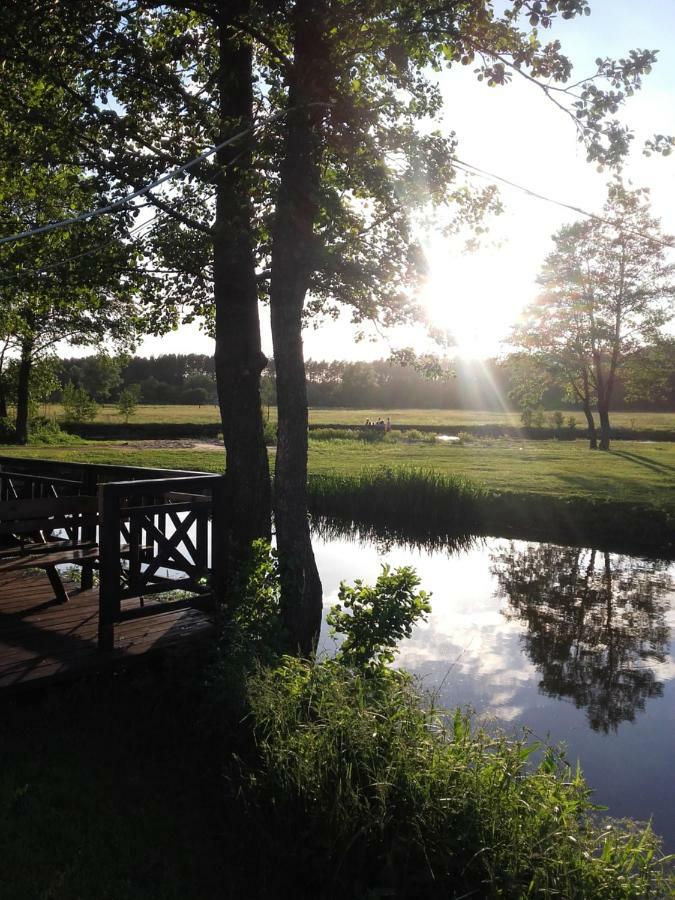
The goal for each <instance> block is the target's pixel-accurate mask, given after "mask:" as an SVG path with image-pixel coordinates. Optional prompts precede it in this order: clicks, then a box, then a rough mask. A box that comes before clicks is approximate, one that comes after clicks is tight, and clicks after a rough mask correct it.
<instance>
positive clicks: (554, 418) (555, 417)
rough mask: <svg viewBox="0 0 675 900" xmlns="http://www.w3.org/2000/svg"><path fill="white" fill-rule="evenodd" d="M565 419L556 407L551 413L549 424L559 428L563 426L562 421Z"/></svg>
mask: <svg viewBox="0 0 675 900" xmlns="http://www.w3.org/2000/svg"><path fill="white" fill-rule="evenodd" d="M564 421H565V417H564V416H563V414H562V413H561V412H560V410H559V409H556V410H555V411H554V412H552V413H551V426H552V427H553V428H556V429H560V428H562V427H563V422H564Z"/></svg>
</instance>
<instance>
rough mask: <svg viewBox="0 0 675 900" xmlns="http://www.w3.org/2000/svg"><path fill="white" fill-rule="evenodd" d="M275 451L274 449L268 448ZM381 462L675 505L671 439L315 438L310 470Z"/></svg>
mask: <svg viewBox="0 0 675 900" xmlns="http://www.w3.org/2000/svg"><path fill="white" fill-rule="evenodd" d="M272 452H273V451H272ZM1 454H7V455H9V456H29V457H34V458H49V459H62V460H72V461H74V462H89V463H112V464H116V465H132V466H149V467H157V468H175V469H193V470H199V471H207V472H218V471H222V468H223V458H222V456H221V454H220V453H219V452H218V451H217V450H215V451H214V450H202V449H195V450H192V449H166V448H165V449H151V448H147V447H144V446H140V447H139V446H135V445H133V444H131V445H128V446H126V445H124V444H122V443H119V442H118V443H113V442H110V443H108V442H106V443H100V442H97V443H88V444H84V443H83V444H81V445H74V446H68V447H29V448H17V447H4V448H2V447H0V455H1ZM378 466H394V467H402V466H412V467H417V468H423V469H433V470H435V471H438V472H443V473H447V474H454V475H463V476H466V477H467V478H471V479H473V480H475V481H478V482H480V483H482V484H484V485H485V487H487V488H488V489H489V490H492V491H515V492H517V493H535V494H543V495H547V496H554V497H566V498H571V497H593V498H598V499H603V500H622V501H628V502H631V503H635V504H640V505H645V504H646V505H653V506H659V507H665V508H667V509H671V510H672V509H675V444H673V443H655V444H648V443H640V442H635V441H621V442H618V441H617V442H615V443H614V449H613V450H612V452H610V453H599V452H594V453H593V452H591V451H589V450H588V449H587V446H586V442H585V441H581V440H579V441H561V442H558V441H524V442H518V441H507V440H503V441H501V440H500V441H490V442H481V441H477V442H474V443H469V444H465V445H461V446H458V445H440V444H436V445H427V444H386V445H374V444H365V443H363V442H361V441H312V442H311V443H310V473H312V474H317V473H324V472H340V473H343V474H349V473H355V472H358V471H360V470H362V469H364V468H368V467H378Z"/></svg>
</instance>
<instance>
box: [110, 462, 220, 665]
mask: <svg viewBox="0 0 675 900" xmlns="http://www.w3.org/2000/svg"><path fill="white" fill-rule="evenodd" d="M222 483H223V479H222V477H221V476H217V475H203V476H193V477H187V478H170V479H161V480H160V479H153V480H147V481H132V482H113V483H111V484H106V485H102V486H101V488H100V492H99V513H100V527H99V533H100V541H99V543H100V618H99V644H100V646H101V647H103V648H111V647H112V646H113V644H114V626H115V624H116V623H119V622H123V621H126V620H128V619H131V618H138V617H139V616H143V615H151V614H152V613H153V612H156V611H157V609H156V607H155V606H150V607H148V606H146V605H145V604H144V599H145V598H146V597H149V596H152V595H154V594H159V593H166V592H167V591H176V590H180V591H181V592H185V593H186V594H187V596H183V597H181V598H180V599H178V600H173V601H170V602H167V603H163V604H162V607H161V609H162V610H166V609H171V608H176V607H181V606H187V605H194V603H195V602H197V601H199V600H201V601H203V600H204V599H207V598H210V597H211V596H212V594H213V566H212V560H213V559H215V558H216V555H217V553H216V551H215V550H214V547H213V534H214V532H215V529H212V530H211V531H210V530H209V520H210V519H212V517H213V514H214V510H215V509H216V507H217V505H218V504H219V502H220V500H221V491H222ZM130 598H134V599H136V598H137V599H138V600H139V604H138V605H135V606H132V607H130V606H128V605H127V606H125V607H123V606H122V604H123V601H125V600H128V599H130Z"/></svg>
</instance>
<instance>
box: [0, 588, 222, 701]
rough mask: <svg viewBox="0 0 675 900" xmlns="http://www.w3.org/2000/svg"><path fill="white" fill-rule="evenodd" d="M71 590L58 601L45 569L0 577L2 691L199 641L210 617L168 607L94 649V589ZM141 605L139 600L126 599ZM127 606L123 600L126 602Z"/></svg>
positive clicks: (121, 627) (122, 625) (129, 625)
mask: <svg viewBox="0 0 675 900" xmlns="http://www.w3.org/2000/svg"><path fill="white" fill-rule="evenodd" d="M71 588H72V590H73V593H72V594H71V599H70V601H69V602H68V603H58V602H57V600H56V598H55V596H54V591H53V589H52V587H51V585H50V583H49V580H48V578H47V576H46V575H45V574H44V573H43V572H33V571H29V572H12V573H11V574H10V573H5V574H0V692H2V693H3V694H4V693H7V692H8V691H16V690H20V689H22V688H28V687H33V686H35V687H37V686H39V685H42V686H44V685H46V684H48V683H50V682H51V681H61V680H69V679H74V678H78V677H80V676H82V675H86V674H89V673H91V674H93V673H96V672H99V671H103V670H106V669H111V668H123V667H125V666H126V665H128V664H131V663H132V662H140V661H141V659H142V658H144V657H146V656H147V655H149V654H156V653H158V652H167V651H170V652H176V651H179V650H185V649H187V648H188V647H192V646H194V645H195V643H199V642H201V641H204V640H205V639H206V638H208V636H209V635H210V634H212V633H213V621H212V619H211V618H210V617H209V616H208V615H206V614H205V613H203V612H200V611H199V610H196V609H173V610H168V611H167V612H158V613H157V614H156V615H153V616H149V617H147V618H142V619H136V620H130V621H128V622H123V623H120V624H119V625H117V627H116V628H115V643H114V648H113V649H112V650H106V651H101V650H99V648H98V646H97V632H98V604H99V598H98V590H97V589H93V590H89V591H84V592H78V591H77V589H76V588H75V587H74V586H72V585H70V586H69V589H71ZM127 602H128V604H129V605H130V606H132V605H135V606H138V600H136V601H127ZM125 605H126V604H125Z"/></svg>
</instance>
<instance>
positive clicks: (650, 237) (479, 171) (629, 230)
mask: <svg viewBox="0 0 675 900" xmlns="http://www.w3.org/2000/svg"><path fill="white" fill-rule="evenodd" d="M452 159H453V162H454V163H455V165H458V166H460V168H463V169H465V170H466V171H467V172H468V173H469V174H474V175H479V176H480V177H481V178H487V179H488V180H490V181H500V182H501V183H502V184H506V185H508V186H509V187H512V188H515V189H516V190H518V191H522V192H523V193H524V194H528V195H529V196H530V197H534V198H535V199H537V200H543V201H544V202H545V203H552V204H553V205H554V206H561V207H563V208H564V209H570V210H572V212H575V213H578V214H579V215H581V216H586V217H587V218H589V219H595V220H596V221H597V222H603V223H604V224H605V225H612V226H613V227H614V228H618V229H619V231H623V232H625V233H626V234H634V235H636V236H637V237H641V238H644V239H645V240H647V241H652V242H653V243H655V244H660V245H661V246H662V247H668V248H669V249H671V250H672V249H673V248H674V247H675V244H673V243H671V242H669V241H664V240H662V239H661V238H657V237H654V236H653V235H651V234H644V232H642V231H638V230H637V229H635V228H626V227H625V226H624V225H622V224H621V222H620V221H619V220H618V219H617V220H612V219H606V218H605V217H604V216H599V215H598V214H597V213H592V212H588V210H585V209H582V208H581V207H580V206H574V205H573V204H572V203H565V202H564V201H563V200H556V199H555V198H553V197H547V196H546V194H540V193H539V192H538V191H533V190H532V189H531V188H528V187H525V186H524V185H522V184H517V183H516V182H515V181H510V180H509V179H508V178H504V177H502V176H501V175H495V173H494V172H487V171H486V170H485V169H481V168H479V167H478V166H474V165H472V164H471V163H467V162H464V161H463V160H461V159H457V157H456V156H453V158H452Z"/></svg>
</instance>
